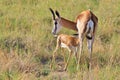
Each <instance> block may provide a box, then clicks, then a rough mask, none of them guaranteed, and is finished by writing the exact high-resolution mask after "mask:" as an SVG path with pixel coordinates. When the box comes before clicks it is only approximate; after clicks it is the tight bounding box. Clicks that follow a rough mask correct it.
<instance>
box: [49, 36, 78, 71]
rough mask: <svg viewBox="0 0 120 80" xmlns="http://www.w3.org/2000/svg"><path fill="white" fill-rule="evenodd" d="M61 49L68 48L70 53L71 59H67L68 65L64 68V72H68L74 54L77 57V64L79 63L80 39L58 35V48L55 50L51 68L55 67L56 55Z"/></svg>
mask: <svg viewBox="0 0 120 80" xmlns="http://www.w3.org/2000/svg"><path fill="white" fill-rule="evenodd" d="M60 47H61V48H67V49H68V51H69V57H68V59H67V63H66V64H65V67H64V70H66V69H67V66H68V64H69V61H70V58H71V55H72V54H74V55H75V57H76V63H77V52H78V47H79V38H78V37H76V36H70V35H66V34H60V35H58V37H57V44H56V48H55V50H54V53H53V58H52V63H51V68H52V65H53V61H55V54H56V52H57V50H58V49H59V48H60Z"/></svg>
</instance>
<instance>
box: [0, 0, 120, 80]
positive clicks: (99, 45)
mask: <svg viewBox="0 0 120 80" xmlns="http://www.w3.org/2000/svg"><path fill="white" fill-rule="evenodd" d="M49 7H51V8H53V9H56V10H58V11H59V12H60V15H61V16H63V17H65V18H67V19H70V20H72V21H75V17H76V16H77V15H78V14H79V13H80V12H81V11H83V10H86V9H91V10H92V11H93V12H94V13H95V14H96V15H97V17H98V19H99V26H98V29H97V33H96V38H95V43H94V49H93V59H92V62H93V69H92V74H91V75H92V78H93V79H94V80H119V79H120V0H59V1H58V0H56V1H55V0H44V1H43V0H0V80H89V78H88V74H89V72H88V69H87V62H86V58H87V57H88V54H87V47H86V42H84V44H85V46H84V54H82V61H81V64H80V70H79V71H76V64H75V60H74V58H72V59H71V61H70V65H69V66H68V70H67V71H66V72H59V71H57V70H55V71H51V70H50V68H49V64H50V60H51V56H52V53H53V50H54V49H55V45H56V39H55V38H54V37H53V35H52V34H51V30H52V26H53V25H52V16H51V13H50V11H49V9H48V8H49ZM60 33H65V34H73V33H75V32H74V31H71V30H68V29H65V28H63V29H62V30H61V32H60ZM58 53H59V54H58V55H57V57H58V58H59V59H60V60H62V61H63V58H62V57H61V56H60V57H59V55H60V51H58ZM64 53H65V54H66V53H68V52H67V51H64ZM66 58H67V54H66ZM76 75H77V76H76Z"/></svg>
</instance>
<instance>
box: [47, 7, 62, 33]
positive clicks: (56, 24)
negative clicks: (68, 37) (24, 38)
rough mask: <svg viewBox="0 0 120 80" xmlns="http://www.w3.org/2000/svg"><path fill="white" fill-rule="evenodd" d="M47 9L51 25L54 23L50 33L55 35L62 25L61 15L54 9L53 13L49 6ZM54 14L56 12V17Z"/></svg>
mask: <svg viewBox="0 0 120 80" xmlns="http://www.w3.org/2000/svg"><path fill="white" fill-rule="evenodd" d="M49 9H50V11H51V13H52V17H53V25H54V26H53V29H52V34H53V35H56V34H57V33H58V32H59V31H60V29H61V28H62V25H61V24H60V21H61V17H60V14H59V12H58V11H55V13H54V11H53V10H52V9H51V8H49ZM55 14H56V16H57V18H55Z"/></svg>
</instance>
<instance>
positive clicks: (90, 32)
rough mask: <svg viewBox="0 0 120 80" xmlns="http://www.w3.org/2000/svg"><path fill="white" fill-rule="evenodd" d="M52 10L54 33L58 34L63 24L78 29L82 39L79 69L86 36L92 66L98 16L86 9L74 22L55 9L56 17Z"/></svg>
mask: <svg viewBox="0 0 120 80" xmlns="http://www.w3.org/2000/svg"><path fill="white" fill-rule="evenodd" d="M50 11H51V12H52V15H53V21H54V27H53V29H52V33H53V34H54V35H56V34H57V33H58V32H59V31H60V29H61V27H62V26H63V27H66V28H69V29H72V30H75V31H78V34H79V40H80V53H79V58H78V65H77V69H78V68H79V62H80V56H81V53H82V46H83V40H84V37H85V36H86V38H87V44H88V52H89V67H90V68H91V58H92V48H93V43H94V38H95V32H96V28H97V25H98V18H97V17H96V16H95V15H94V14H93V13H92V12H91V11H90V10H86V11H83V12H81V13H80V14H79V15H78V16H77V18H76V22H72V21H69V20H67V19H64V18H62V17H61V16H60V14H59V12H58V11H55V13H56V15H57V18H55V14H54V11H53V10H52V9H51V8H50ZM90 68H89V69H90Z"/></svg>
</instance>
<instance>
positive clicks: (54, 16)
mask: <svg viewBox="0 0 120 80" xmlns="http://www.w3.org/2000/svg"><path fill="white" fill-rule="evenodd" d="M49 10H50V11H51V13H52V15H53V20H55V14H54V11H53V10H52V9H51V8H49Z"/></svg>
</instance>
